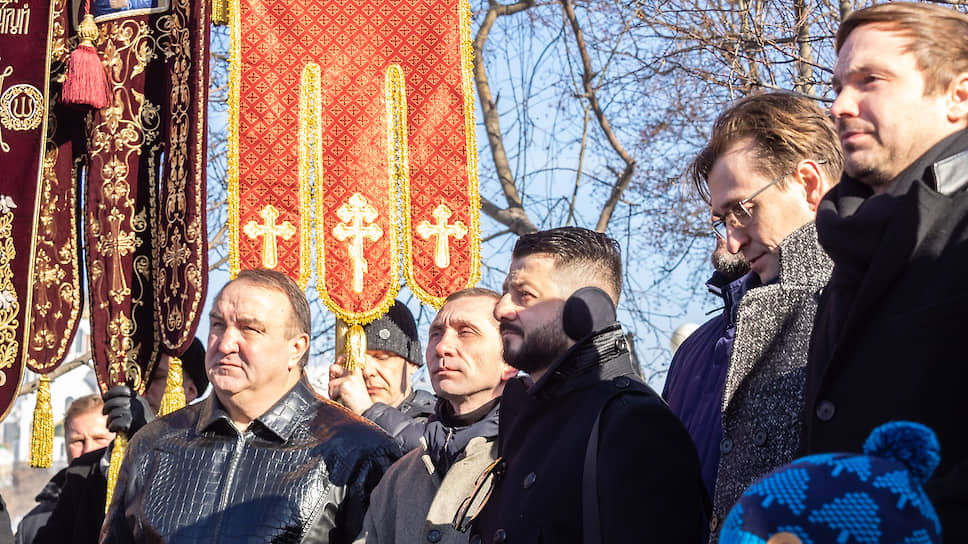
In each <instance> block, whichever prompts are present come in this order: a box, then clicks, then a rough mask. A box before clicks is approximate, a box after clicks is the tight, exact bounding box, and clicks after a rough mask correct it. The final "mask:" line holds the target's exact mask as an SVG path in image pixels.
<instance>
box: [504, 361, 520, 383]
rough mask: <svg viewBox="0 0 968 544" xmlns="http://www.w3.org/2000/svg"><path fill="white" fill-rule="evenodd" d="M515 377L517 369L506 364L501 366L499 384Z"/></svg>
mask: <svg viewBox="0 0 968 544" xmlns="http://www.w3.org/2000/svg"><path fill="white" fill-rule="evenodd" d="M517 375H518V369H516V368H514V367H513V366H511V365H509V364H507V363H503V364H502V365H501V383H504V382H506V381H508V380H510V379H511V378H513V377H515V376H517Z"/></svg>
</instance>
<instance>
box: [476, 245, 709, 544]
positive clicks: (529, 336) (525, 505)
mask: <svg viewBox="0 0 968 544" xmlns="http://www.w3.org/2000/svg"><path fill="white" fill-rule="evenodd" d="M621 278H622V264H621V254H620V253H619V247H618V243H617V242H616V241H615V240H613V239H611V238H609V237H608V236H606V235H604V234H602V233H598V232H594V231H590V230H587V229H581V228H575V227H564V228H559V229H552V230H547V231H542V232H537V233H534V234H529V235H525V236H522V237H521V238H520V239H519V240H518V241H517V243H516V244H515V246H514V251H513V253H512V258H511V267H510V271H509V272H508V276H507V279H506V280H505V283H504V295H503V297H502V298H501V299H500V300H499V301H498V303H497V305H496V306H495V308H494V315H495V317H497V318H498V320H499V321H500V331H501V339H502V343H503V345H504V358H505V360H506V361H507V362H508V363H509V364H511V365H512V366H515V367H517V368H519V369H521V370H524V371H526V372H527V373H528V374H530V377H531V379H532V380H533V382H534V383H533V384H531V382H530V380H529V381H524V380H520V379H513V380H510V381H509V382H508V385H507V386H505V390H504V397H503V400H502V409H501V410H502V411H501V421H500V435H499V444H500V447H499V453H500V455H501V458H500V460H499V461H498V462H497V463H496V464H495V465H494V466H493V470H492V471H491V475H490V476H493V477H492V478H490V479H489V478H488V475H485V477H484V478H483V479H482V480H481V482H482V485H487V482H489V481H490V482H492V483H494V487H493V491H492V494H491V496H490V500H489V501H488V502H487V504H486V505H485V506H484V508H483V511H482V513H481V515H480V517H479V518H478V520H477V521H478V523H477V526H476V530H475V534H473V535H472V538H471V542H482V541H483V542H504V541H511V542H555V543H569V542H576V543H577V542H585V543H588V544H591V543H594V542H641V541H643V539H647V540H649V541H652V542H677V543H694V542H699V541H701V539H702V530H703V529H702V525H703V523H702V519H703V500H702V497H703V484H702V477H701V474H700V468H699V460H698V457H697V455H696V449H695V446H693V444H692V441H691V440H690V439H689V434H688V433H687V432H686V430H685V428H684V427H683V426H682V424H681V423H680V422H679V420H678V419H677V418H676V416H675V415H673V414H672V412H671V411H670V410H669V408H668V407H667V406H666V405H665V403H664V402H662V399H661V398H659V396H658V395H657V394H656V393H655V392H654V391H653V390H652V389H651V388H649V386H647V385H645V384H644V383H642V382H641V381H640V379H639V378H638V375H637V373H636V372H635V370H634V369H633V367H632V363H631V359H630V357H629V346H628V343H627V341H626V340H625V336H624V334H623V332H622V327H621V325H620V324H619V323H617V322H616V321H615V313H614V304H615V301H617V300H618V297H619V292H620V291H621V287H622V279H621ZM590 287H591V288H597V289H589V288H590ZM472 498H473V497H472ZM471 503H473V501H471ZM457 521H458V522H460V521H461V520H457Z"/></svg>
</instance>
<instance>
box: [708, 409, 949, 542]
mask: <svg viewBox="0 0 968 544" xmlns="http://www.w3.org/2000/svg"><path fill="white" fill-rule="evenodd" d="M864 454H865V455H857V454H852V453H826V454H819V455H811V456H809V457H803V458H801V459H797V460H796V461H793V462H792V463H790V464H788V465H784V466H782V467H780V468H778V469H776V470H774V471H773V472H771V473H770V474H767V475H766V476H764V477H763V478H761V479H760V480H759V481H757V482H756V483H754V484H753V485H751V486H750V487H749V489H747V490H746V492H745V493H744V494H743V496H742V497H741V498H740V500H739V502H738V503H736V505H735V506H734V507H733V509H732V510H731V511H730V513H729V516H727V518H726V521H725V522H723V528H722V532H721V533H720V536H719V542H720V544H765V543H766V542H767V540H769V539H770V537H771V536H773V535H774V534H776V533H791V534H793V535H796V536H797V537H798V538H799V539H800V542H802V543H803V544H941V523H940V522H939V521H938V516H937V514H935V511H934V507H933V506H931V502H930V501H929V500H928V497H927V495H925V493H924V488H923V487H922V486H923V484H924V482H925V481H926V480H927V479H928V478H929V477H930V476H931V474H932V473H933V472H934V469H936V468H937V467H938V463H939V462H940V461H941V447H940V446H939V444H938V438H937V437H936V436H935V434H934V432H933V431H932V430H931V429H929V428H928V427H925V426H924V425H921V424H919V423H910V422H906V421H894V422H891V423H886V424H884V425H881V426H880V427H878V428H876V429H874V431H873V432H872V433H871V435H870V437H868V438H867V441H866V442H865V443H864Z"/></svg>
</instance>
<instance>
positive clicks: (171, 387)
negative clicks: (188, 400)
mask: <svg viewBox="0 0 968 544" xmlns="http://www.w3.org/2000/svg"><path fill="white" fill-rule="evenodd" d="M182 382H183V377H182V364H181V359H179V358H178V357H171V358H169V361H168V377H167V378H165V395H164V396H163V397H161V406H159V407H158V415H159V416H163V415H166V414H170V413H172V412H174V411H175V410H180V409H182V408H184V407H185V388H184V387H182Z"/></svg>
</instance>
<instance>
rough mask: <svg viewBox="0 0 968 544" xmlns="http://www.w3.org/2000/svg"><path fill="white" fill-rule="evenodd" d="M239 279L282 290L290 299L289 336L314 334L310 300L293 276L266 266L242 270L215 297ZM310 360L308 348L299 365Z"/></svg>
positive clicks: (303, 365) (255, 284) (287, 326)
mask: <svg viewBox="0 0 968 544" xmlns="http://www.w3.org/2000/svg"><path fill="white" fill-rule="evenodd" d="M239 281H241V282H245V283H248V284H251V285H254V286H256V287H262V288H264V289H273V290H276V291H281V292H282V293H283V294H284V295H286V298H288V299H289V309H290V315H289V317H290V318H289V322H288V323H286V329H287V330H286V332H287V334H289V337H290V338H292V337H294V336H296V335H299V334H303V333H305V334H309V335H311V334H312V333H311V331H312V316H311V314H310V311H309V301H308V300H307V299H306V293H304V292H303V290H302V289H300V288H299V286H298V285H296V282H295V281H293V280H292V278H290V277H289V276H287V275H285V274H283V273H282V272H277V271H275V270H269V269H266V268H259V269H251V270H241V271H239V274H238V275H237V276H236V277H235V278H234V279H232V280H230V281H229V282H228V283H226V284H225V285H224V286H223V287H222V290H221V291H219V292H218V295H216V296H215V298H216V299H218V298H219V297H220V296H222V291H225V288H226V287H228V286H229V285H231V284H233V283H235V282H239ZM308 362H309V350H308V349H307V350H306V353H303V356H302V359H300V360H299V366H300V367H305V366H306V363H308Z"/></svg>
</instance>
